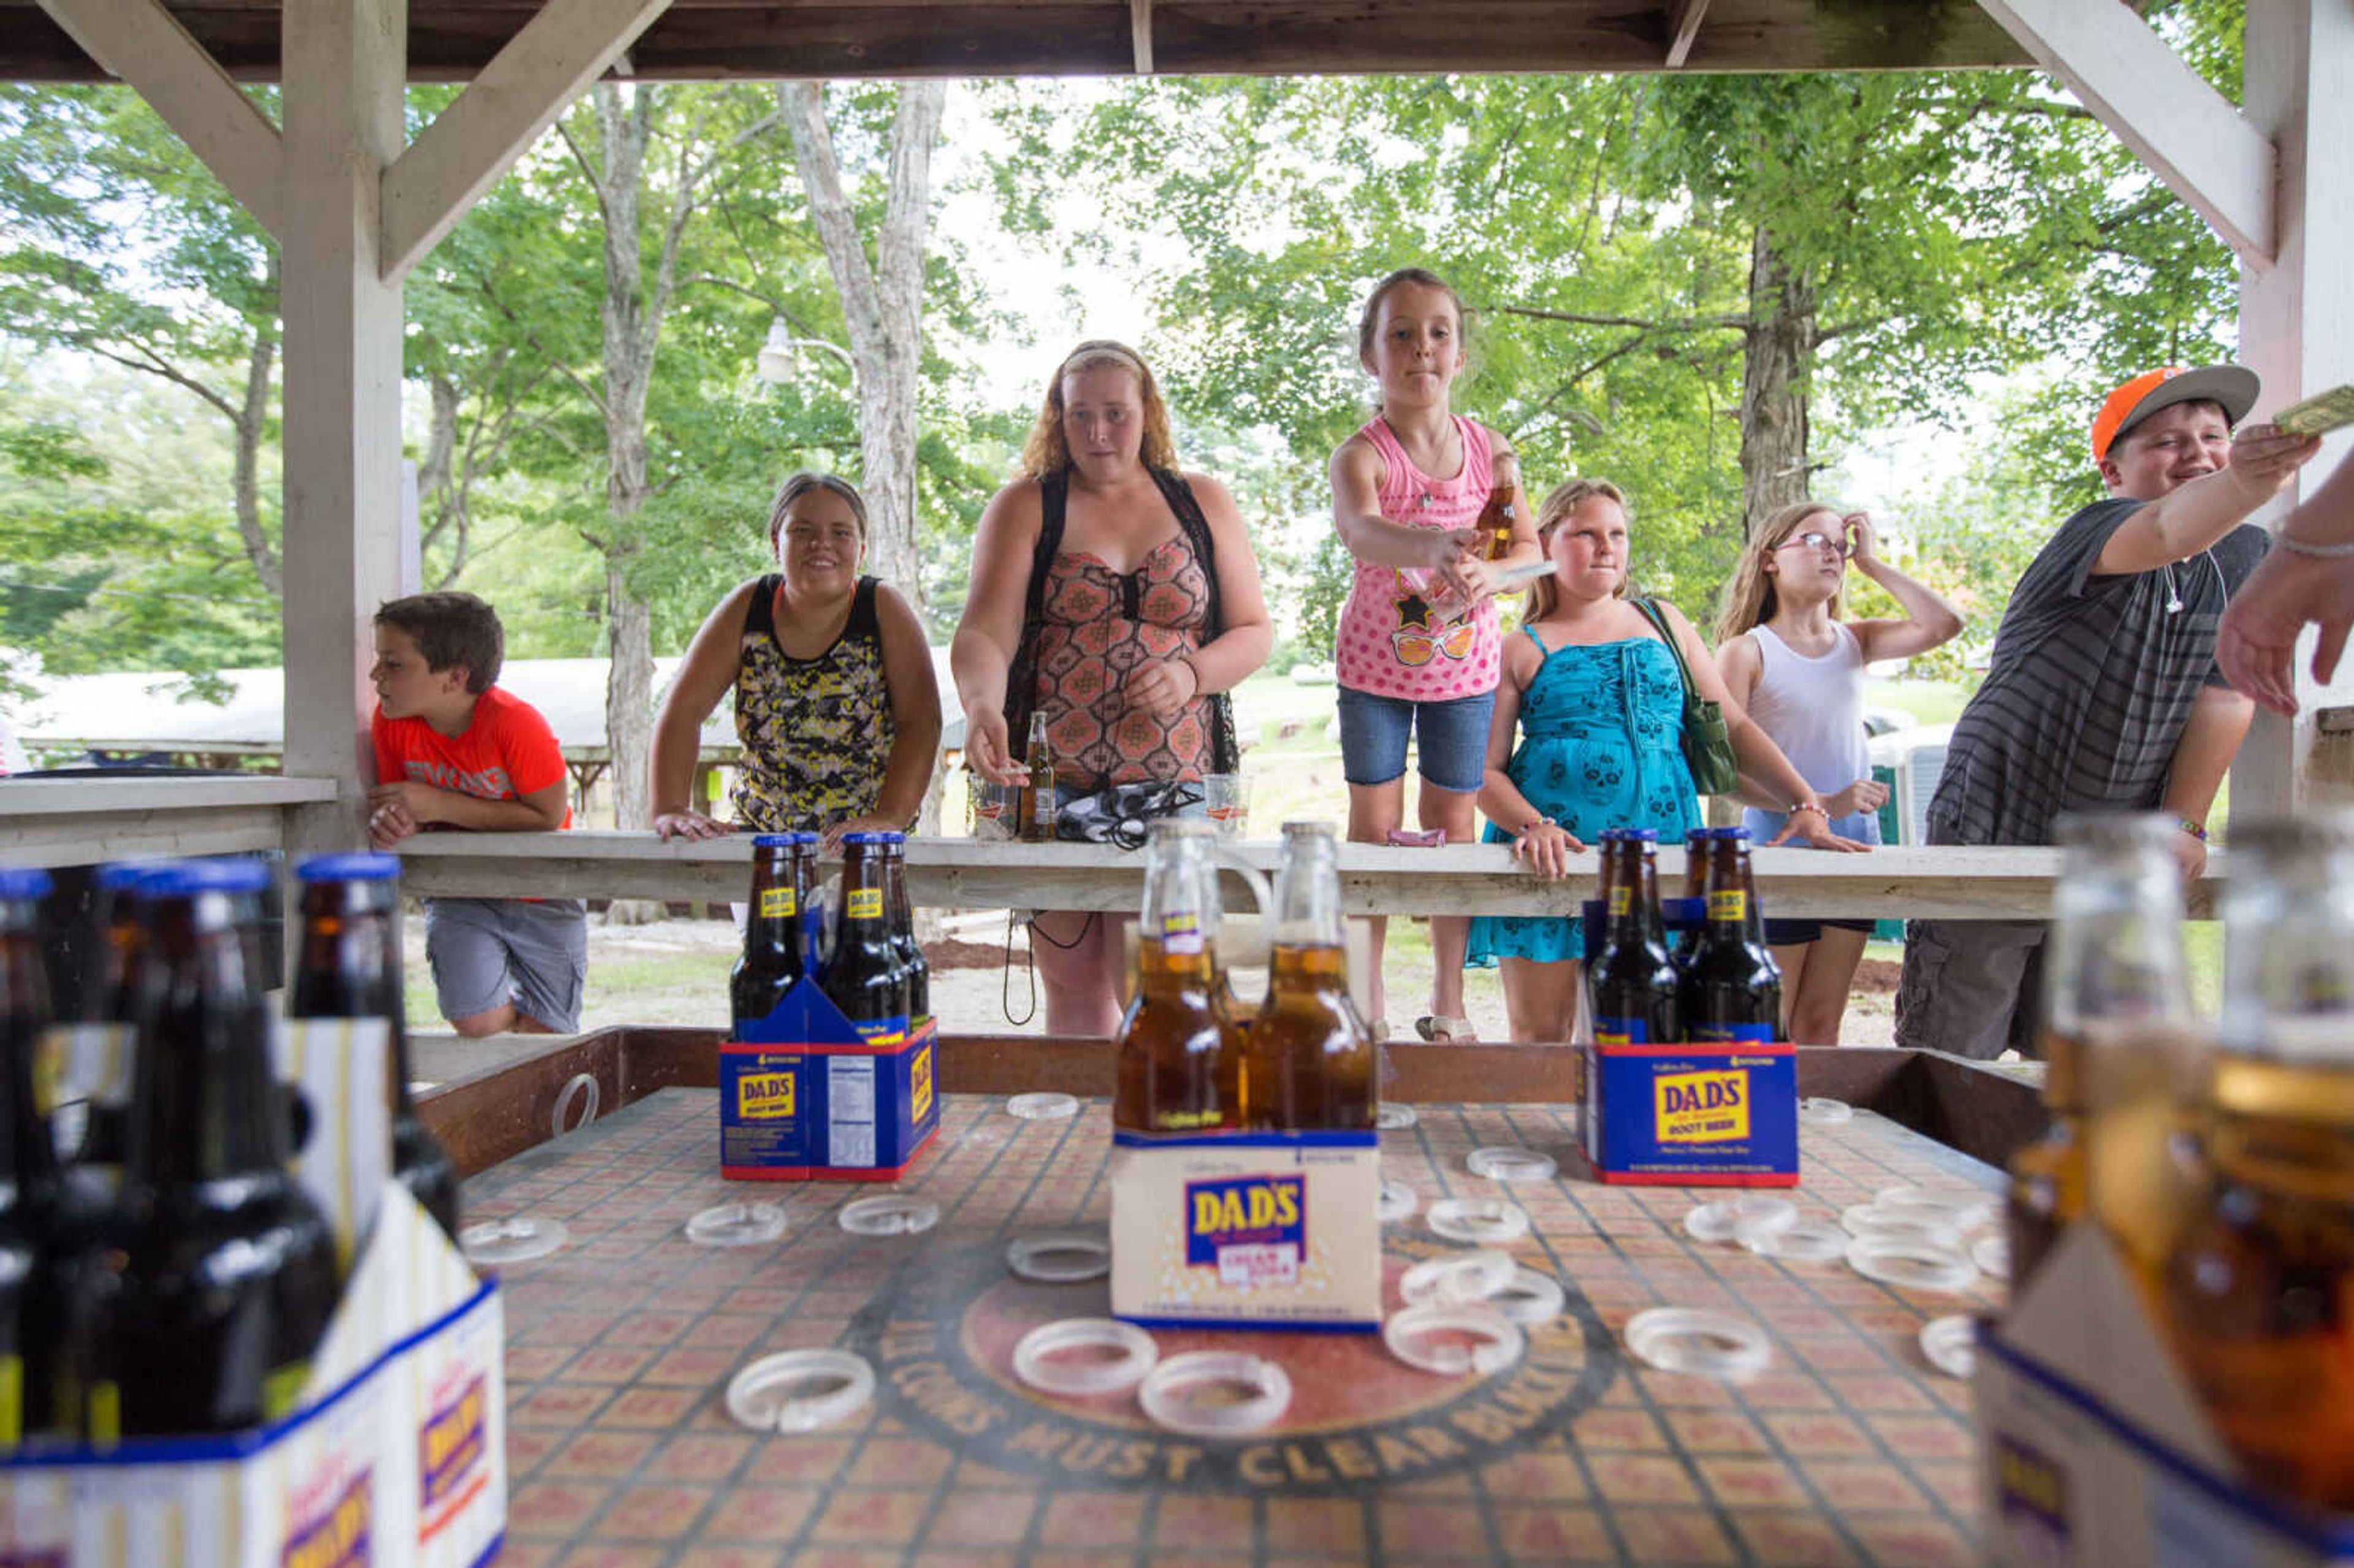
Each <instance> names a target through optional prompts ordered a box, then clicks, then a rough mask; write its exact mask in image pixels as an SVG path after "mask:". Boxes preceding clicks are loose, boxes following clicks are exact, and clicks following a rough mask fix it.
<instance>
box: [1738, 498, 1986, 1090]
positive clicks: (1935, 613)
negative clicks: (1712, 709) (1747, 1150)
mask: <svg viewBox="0 0 2354 1568" xmlns="http://www.w3.org/2000/svg"><path fill="white" fill-rule="evenodd" d="M1850 560H1852V561H1853V562H1854V563H1855V567H1856V569H1857V570H1858V571H1861V573H1862V574H1863V575H1864V576H1865V577H1870V578H1871V579H1872V581H1873V582H1875V583H1878V584H1879V585H1880V586H1881V587H1882V588H1885V589H1887V590H1888V593H1889V596H1890V597H1891V598H1893V599H1895V600H1896V602H1897V604H1898V606H1899V607H1901V608H1902V609H1903V611H1904V618H1903V620H1853V621H1850V620H1840V614H1839V612H1840V596H1841V591H1842V590H1843V589H1844V588H1846V586H1847V567H1848V563H1849V561H1850ZM1960 630H1962V618H1961V615H1960V613H1959V612H1958V611H1957V610H1956V609H1954V607H1953V606H1952V605H1951V604H1949V603H1947V602H1946V599H1944V598H1943V597H1942V596H1941V595H1939V594H1938V593H1937V592H1936V591H1935V590H1934V589H1932V588H1925V587H1924V586H1923V585H1922V584H1920V583H1917V582H1915V581H1914V580H1913V579H1912V578H1911V577H1906V576H1905V575H1904V574H1903V572H1900V571H1898V570H1897V569H1896V568H1895V567H1892V566H1890V565H1888V564H1887V563H1886V562H1884V561H1882V559H1881V558H1880V556H1879V554H1878V550H1877V540H1876V539H1875V538H1874V537H1873V535H1872V519H1871V517H1870V516H1868V515H1867V514H1863V513H1861V512H1854V513H1849V514H1845V515H1841V514H1840V512H1839V511H1838V510H1836V509H1835V508H1833V507H1830V506H1827V505H1824V504H1823V503H1819V502H1813V501H1805V502H1800V503H1797V505H1795V506H1786V507H1784V508H1783V509H1782V510H1781V511H1779V512H1777V513H1776V514H1774V515H1773V516H1771V517H1769V518H1767V519H1766V520H1765V526H1764V527H1762V528H1760V529H1758V530H1757V532H1756V534H1755V535H1753V536H1752V537H1751V539H1750V541H1749V544H1748V546H1747V547H1746V548H1745V549H1744V550H1743V552H1742V556H1741V565H1740V566H1739V567H1737V568H1736V569H1735V570H1734V574H1733V580H1732V582H1731V583H1729V584H1728V585H1727V586H1726V588H1725V599H1724V613H1723V615H1722V616H1720V617H1719V618H1718V619H1717V623H1716V649H1717V652H1716V657H1717V663H1718V664H1719V665H1720V666H1721V667H1722V668H1723V672H1724V683H1725V684H1726V685H1727V686H1728V687H1730V688H1731V689H1732V692H1733V695H1734V700H1735V701H1737V702H1739V703H1740V704H1741V705H1742V707H1743V708H1744V710H1745V711H1746V712H1747V713H1748V715H1749V716H1750V717H1751V718H1753V719H1755V721H1756V722H1757V724H1758V726H1759V727H1760V728H1762V729H1764V730H1765V733H1766V734H1767V735H1770V736H1773V737H1774V744H1775V745H1776V746H1778V747H1781V748H1782V754H1783V755H1784V756H1786V757H1787V758H1789V759H1790V765H1791V766H1792V767H1794V768H1797V770H1798V772H1799V774H1800V775H1801V776H1803V777H1804V778H1805V779H1806V781H1807V782H1808V784H1810V785H1812V786H1813V787H1814V789H1816V791H1817V792H1818V793H1819V794H1820V795H1821V796H1822V798H1823V805H1824V808H1825V809H1826V810H1828V811H1829V813H1830V817H1831V828H1832V831H1833V832H1838V833H1840V835H1842V836H1843V837H1846V838H1850V839H1856V840H1859V841H1861V842H1864V843H1878V842H1880V817H1879V811H1880V806H1881V803H1882V801H1884V800H1887V799H1888V787H1887V786H1886V785H1884V784H1879V783H1875V782H1873V781H1872V761H1871V758H1870V756H1869V754H1868V753H1867V752H1866V750H1865V747H1864V740H1865V736H1864V732H1863V668H1864V666H1865V665H1866V664H1868V663H1871V662H1875V661H1878V660H1882V659H1906V658H1910V657H1912V656H1913V655H1914V654H1915V653H1921V652H1927V651H1928V650H1929V649H1932V648H1935V647H1936V646H1937V645H1938V644H1939V643H1941V642H1944V641H1948V640H1949V639H1951V638H1953V637H1954V636H1955V635H1956V634H1957V633H1958V632H1960ZM1746 821H1747V822H1748V826H1749V831H1750V832H1751V833H1752V834H1753V835H1758V836H1759V838H1758V842H1764V839H1765V838H1767V837H1771V836H1772V835H1773V834H1774V833H1776V832H1780V831H1781V827H1782V822H1783V816H1782V813H1781V812H1779V811H1773V810H1760V809H1758V808H1756V807H1754V806H1753V807H1751V808H1750V809H1749V810H1748V811H1747V813H1746ZM1871 930H1872V922H1871V921H1870V920H1862V919H1856V920H1830V921H1811V920H1806V921H1802V920H1768V921H1766V922H1765V940H1766V942H1767V943H1768V945H1770V946H1771V947H1772V948H1773V949H1774V957H1775V959H1776V960H1777V961H1778V962H1779V963H1780V964H1781V966H1782V1008H1783V1018H1782V1023H1783V1031H1784V1033H1783V1037H1784V1038H1785V1039H1787V1040H1791V1041H1795V1042H1797V1044H1801V1045H1836V1044H1839V1037H1840V1019H1841V1018H1842V1017H1843V1016H1844V1015H1845V1013H1846V1012H1847V998H1848V988H1849V986H1850V984H1852V983H1853V981H1854V979H1855V966H1856V963H1857V961H1858V960H1859V959H1861V958H1862V957H1863V942H1864V938H1865V937H1866V936H1867V935H1868V934H1869V933H1870V932H1871Z"/></svg>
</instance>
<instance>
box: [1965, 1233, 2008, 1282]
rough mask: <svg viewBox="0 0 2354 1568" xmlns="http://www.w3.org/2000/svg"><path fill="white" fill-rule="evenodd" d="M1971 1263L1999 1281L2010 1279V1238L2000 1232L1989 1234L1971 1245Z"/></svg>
mask: <svg viewBox="0 0 2354 1568" xmlns="http://www.w3.org/2000/svg"><path fill="white" fill-rule="evenodd" d="M1970 1261H1971V1262H1972V1263H1975V1264H1977V1265H1978V1270H1979V1272H1980V1273H1983V1274H1991V1275H1993V1276H1994V1277H1996V1278H1997V1279H2009V1277H2010V1238H2009V1236H2007V1235H2005V1234H2002V1233H2001V1232H2000V1231H1993V1232H1989V1233H1988V1234H1986V1235H1982V1236H1980V1237H1978V1240H1976V1241H1974V1242H1972V1243H1971V1244H1970Z"/></svg>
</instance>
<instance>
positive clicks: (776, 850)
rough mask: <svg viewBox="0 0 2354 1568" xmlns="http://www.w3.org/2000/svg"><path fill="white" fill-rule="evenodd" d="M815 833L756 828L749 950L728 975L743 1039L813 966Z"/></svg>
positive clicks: (730, 1007)
mask: <svg viewBox="0 0 2354 1568" xmlns="http://www.w3.org/2000/svg"><path fill="white" fill-rule="evenodd" d="M816 860H817V835H816V834H815V833H756V834H754V835H753V838H752V900H751V903H750V904H749V905H748V906H746V908H745V911H744V955H743V957H741V958H739V959H737V960H736V967H735V968H734V969H732V970H730V971H729V972H728V976H727V1014H728V1022H729V1023H730V1024H731V1025H733V1028H734V1033H735V1036H736V1038H737V1039H738V1040H746V1039H750V1038H753V1036H751V1035H748V1034H747V1033H745V1030H746V1029H747V1028H748V1027H757V1026H758V1024H759V1023H760V1022H761V1021H762V1020H764V1019H766V1018H767V1017H768V1016H769V1014H770V1013H772V1012H776V1011H777V1006H778V1004H779V1002H781V1001H784V1000H785V992H787V991H790V990H792V989H793V984H794V982H795V981H797V980H800V979H801V977H802V976H803V975H805V974H808V973H809V972H810V969H811V943H810V942H809V940H808V938H807V935H806V927H805V925H804V922H805V921H806V920H807V919H808V918H809V916H810V895H811V889H812V888H813V887H814V886H815V885H816V880H817V874H816Z"/></svg>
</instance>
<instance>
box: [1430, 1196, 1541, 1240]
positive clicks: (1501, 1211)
mask: <svg viewBox="0 0 2354 1568" xmlns="http://www.w3.org/2000/svg"><path fill="white" fill-rule="evenodd" d="M1430 1228H1431V1231H1432V1233H1433V1234H1437V1235H1442V1236H1445V1237H1446V1238H1447V1240H1448V1241H1458V1242H1470V1243H1472V1244H1473V1245H1478V1246H1496V1245H1503V1244H1505V1243H1507V1242H1516V1241H1518V1240H1520V1239H1521V1238H1522V1236H1524V1235H1526V1234H1529V1216H1528V1212H1527V1211H1526V1210H1524V1209H1522V1207H1521V1206H1520V1205H1518V1204H1517V1203H1508V1202H1504V1200H1503V1199H1501V1198H1441V1199H1439V1200H1438V1202H1436V1203H1433V1204H1431V1205H1430Z"/></svg>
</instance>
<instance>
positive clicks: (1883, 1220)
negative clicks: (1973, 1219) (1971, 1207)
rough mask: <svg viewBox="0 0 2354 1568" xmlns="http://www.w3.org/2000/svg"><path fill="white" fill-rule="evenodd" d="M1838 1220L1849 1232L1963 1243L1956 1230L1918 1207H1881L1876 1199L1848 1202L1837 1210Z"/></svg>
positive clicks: (1951, 1244)
mask: <svg viewBox="0 0 2354 1568" xmlns="http://www.w3.org/2000/svg"><path fill="white" fill-rule="evenodd" d="M1840 1224H1842V1225H1844V1226H1846V1227H1847V1234H1850V1235H1851V1236H1870V1237H1872V1238H1873V1239H1875V1240H1879V1241H1895V1242H1913V1243H1917V1244H1919V1245H1923V1246H1942V1247H1947V1248H1953V1247H1958V1246H1960V1245H1962V1233H1961V1232H1960V1231H1959V1230H1957V1229H1956V1228H1955V1227H1954V1226H1953V1225H1951V1224H1947V1223H1946V1222H1945V1221H1943V1220H1940V1219H1937V1218H1935V1216H1934V1215H1931V1214H1930V1213H1926V1212H1925V1211H1924V1210H1920V1209H1883V1208H1882V1207H1881V1206H1880V1205H1879V1204H1878V1203H1851V1204H1850V1205H1849V1206H1848V1207H1847V1208H1845V1209H1842V1210H1841V1211H1840Z"/></svg>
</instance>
